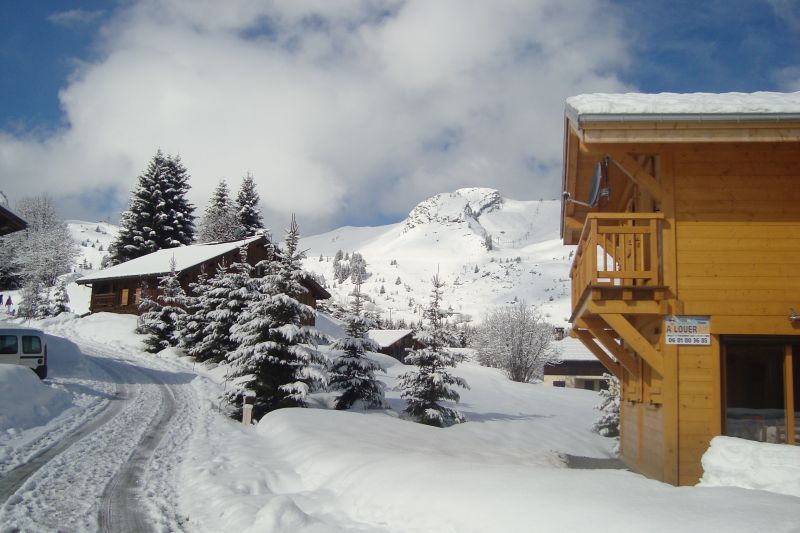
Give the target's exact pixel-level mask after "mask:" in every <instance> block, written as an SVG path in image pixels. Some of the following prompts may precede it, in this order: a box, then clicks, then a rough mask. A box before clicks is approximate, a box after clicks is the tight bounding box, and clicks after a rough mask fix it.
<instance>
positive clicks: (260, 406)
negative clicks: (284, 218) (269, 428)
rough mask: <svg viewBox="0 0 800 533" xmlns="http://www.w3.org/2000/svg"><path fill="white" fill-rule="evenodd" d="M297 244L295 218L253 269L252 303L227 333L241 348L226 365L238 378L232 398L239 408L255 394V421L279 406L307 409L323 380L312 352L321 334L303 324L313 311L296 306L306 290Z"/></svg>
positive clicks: (320, 365)
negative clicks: (280, 244)
mask: <svg viewBox="0 0 800 533" xmlns="http://www.w3.org/2000/svg"><path fill="white" fill-rule="evenodd" d="M298 241H299V232H298V228H297V222H296V220H295V218H294V215H293V216H292V222H291V226H290V227H289V229H288V230H287V233H286V241H285V244H284V247H283V250H275V249H272V250H271V251H270V253H269V258H268V259H267V260H265V261H261V262H259V263H258V265H256V268H257V269H258V270H259V271H262V272H264V275H263V276H262V277H260V278H257V291H256V294H255V296H254V298H253V300H252V301H251V303H250V305H249V306H248V307H247V309H246V310H245V311H244V312H243V313H242V314H241V315H240V316H239V320H238V321H237V322H236V324H235V325H234V326H233V328H231V338H232V339H233V340H234V341H235V342H237V343H239V347H238V348H237V349H236V350H235V351H234V352H233V353H231V354H229V356H228V360H229V361H230V363H231V366H232V367H233V369H234V371H235V374H234V375H235V376H236V377H237V378H239V379H237V380H236V381H235V382H236V383H237V386H238V388H237V389H236V390H234V391H233V392H232V393H231V395H230V397H231V399H232V400H233V401H234V403H236V404H237V405H241V396H242V394H243V393H244V392H245V391H250V392H253V393H255V396H256V401H255V406H254V415H255V416H256V418H258V417H260V416H261V415H263V414H264V413H267V412H269V411H273V410H275V409H278V408H281V407H295V406H301V407H305V406H306V397H307V395H308V392H309V391H310V389H311V387H312V386H314V385H316V384H320V383H324V382H325V381H326V375H325V362H324V359H323V357H322V356H321V355H320V353H319V352H318V351H317V350H316V349H315V347H314V345H315V343H316V339H317V338H318V337H319V333H318V332H317V330H316V329H315V328H314V327H313V326H307V325H304V324H307V323H309V322H312V321H313V319H314V314H315V312H314V309H312V308H311V307H310V306H308V305H306V304H303V303H300V302H299V301H298V299H299V298H300V296H301V295H302V294H303V293H305V292H306V291H307V289H306V288H305V287H304V286H303V285H302V281H303V279H304V278H305V276H306V273H305V272H303V270H302V268H301V267H300V261H301V260H302V258H303V254H302V252H298V250H297V246H298ZM268 246H269V247H272V244H271V243H268Z"/></svg>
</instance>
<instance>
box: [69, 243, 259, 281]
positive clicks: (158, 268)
mask: <svg viewBox="0 0 800 533" xmlns="http://www.w3.org/2000/svg"><path fill="white" fill-rule="evenodd" d="M263 238H264V237H263V235H258V236H255V237H249V238H247V239H243V240H241V241H231V242H223V243H208V244H192V245H189V246H179V247H177V248H165V249H163V250H158V251H156V252H153V253H150V254H147V255H143V256H142V257H137V258H136V259H131V260H130V261H126V262H124V263H120V264H119V265H115V266H113V267H111V268H106V269H105V270H101V271H99V272H95V273H94V274H89V275H88V276H84V277H82V278H81V279H79V280H78V281H77V283H91V282H93V281H100V280H107V279H119V278H131V277H141V276H153V275H158V274H164V273H166V272H169V269H170V265H169V264H170V261H171V260H172V258H173V257H174V258H175V270H176V271H178V272H180V271H182V270H185V269H187V268H191V267H193V266H196V265H200V264H202V263H205V262H206V261H210V260H212V259H214V258H216V257H220V256H221V255H224V254H226V253H228V252H231V251H233V250H236V249H237V248H241V247H242V246H244V245H247V244H250V243H251V242H254V241H257V240H258V239H263Z"/></svg>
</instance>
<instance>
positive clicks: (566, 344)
mask: <svg viewBox="0 0 800 533" xmlns="http://www.w3.org/2000/svg"><path fill="white" fill-rule="evenodd" d="M555 345H556V346H558V347H560V348H561V360H562V361H597V357H595V356H594V354H593V353H592V352H590V351H589V349H588V348H587V347H586V346H584V345H583V343H582V342H581V341H579V340H578V339H575V338H573V337H564V338H563V339H561V340H559V341H555Z"/></svg>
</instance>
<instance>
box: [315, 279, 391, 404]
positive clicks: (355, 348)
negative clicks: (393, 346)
mask: <svg viewBox="0 0 800 533" xmlns="http://www.w3.org/2000/svg"><path fill="white" fill-rule="evenodd" d="M352 296H353V301H352V305H351V307H350V314H349V316H348V317H347V328H346V332H347V336H346V337H344V338H342V339H337V340H336V341H335V342H334V343H333V345H332V346H331V348H332V349H333V350H335V352H334V353H337V356H336V358H335V359H333V361H331V363H330V365H329V369H328V372H329V376H330V378H329V380H328V386H329V388H330V389H331V390H336V391H339V395H338V396H337V397H336V409H349V408H350V407H352V406H353V404H355V403H356V402H359V401H360V402H361V404H362V406H363V407H364V409H370V408H381V407H383V406H384V403H385V400H384V385H383V382H381V381H379V380H377V379H375V372H377V371H384V369H383V368H381V366H380V365H379V364H378V363H377V362H375V361H373V360H372V359H369V358H367V357H366V352H368V351H371V352H377V351H379V350H380V346H378V344H377V343H376V342H375V341H373V340H372V339H370V338H369V337H368V336H367V332H368V331H369V329H370V327H371V326H372V324H371V323H370V322H371V321H370V320H368V319H367V318H365V317H364V316H363V313H362V306H363V299H364V297H363V295H362V294H361V283H356V286H355V289H354V290H353V294H352Z"/></svg>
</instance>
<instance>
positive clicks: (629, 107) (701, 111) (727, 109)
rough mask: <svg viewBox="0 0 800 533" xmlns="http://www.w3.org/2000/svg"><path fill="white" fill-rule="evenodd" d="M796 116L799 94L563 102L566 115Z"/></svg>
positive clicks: (594, 97) (630, 96) (600, 97)
mask: <svg viewBox="0 0 800 533" xmlns="http://www.w3.org/2000/svg"><path fill="white" fill-rule="evenodd" d="M774 113H791V114H795V113H800V92H795V93H775V92H755V93H719V94H714V93H686V94H679V93H658V94H640V93H625V94H606V93H595V94H581V95H578V96H571V97H569V98H567V114H568V115H571V116H572V117H574V118H577V117H579V116H581V115H706V114H708V115H712V114H719V115H727V114H730V115H742V114H774Z"/></svg>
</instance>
